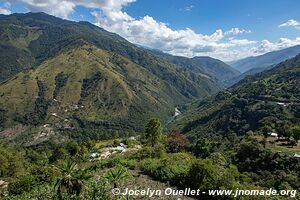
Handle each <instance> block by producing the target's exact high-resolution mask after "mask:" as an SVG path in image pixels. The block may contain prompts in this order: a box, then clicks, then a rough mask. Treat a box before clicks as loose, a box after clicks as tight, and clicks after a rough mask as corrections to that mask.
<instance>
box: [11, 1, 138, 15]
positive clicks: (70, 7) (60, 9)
mask: <svg viewBox="0 0 300 200" xmlns="http://www.w3.org/2000/svg"><path fill="white" fill-rule="evenodd" d="M134 1H136V0H88V1H86V0H7V2H8V3H11V4H12V3H24V4H25V5H26V6H27V8H28V9H29V10H31V11H34V12H35V11H36V12H41V11H42V12H46V13H49V14H51V15H55V16H59V17H63V18H67V17H68V16H69V15H70V14H71V13H72V12H74V8H75V7H76V6H84V7H87V8H95V9H102V10H106V13H108V11H120V10H121V9H122V7H123V6H126V5H127V4H129V3H132V2H134Z"/></svg>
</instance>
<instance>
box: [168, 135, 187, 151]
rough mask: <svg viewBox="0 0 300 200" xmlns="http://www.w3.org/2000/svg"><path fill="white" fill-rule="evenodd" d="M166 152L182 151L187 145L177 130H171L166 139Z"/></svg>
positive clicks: (184, 138)
mask: <svg viewBox="0 0 300 200" xmlns="http://www.w3.org/2000/svg"><path fill="white" fill-rule="evenodd" d="M166 145H167V150H168V151H169V152H172V153H175V152H179V151H181V150H182V149H184V148H185V147H186V146H187V145H188V140H187V139H186V137H185V136H184V135H182V134H181V133H180V131H179V130H172V131H171V133H170V134H169V135H168V136H167V139H166Z"/></svg>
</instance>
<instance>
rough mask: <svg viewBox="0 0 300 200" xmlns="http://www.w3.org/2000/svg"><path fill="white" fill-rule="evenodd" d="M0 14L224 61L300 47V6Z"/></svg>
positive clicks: (7, 5) (28, 5) (195, 1)
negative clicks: (67, 24) (36, 17)
mask: <svg viewBox="0 0 300 200" xmlns="http://www.w3.org/2000/svg"><path fill="white" fill-rule="evenodd" d="M0 2H1V3H0V13H2V14H9V13H15V12H29V11H33V12H37V11H43V12H46V13H49V14H52V15H55V16H58V17H62V18H67V19H70V20H75V21H81V20H84V21H89V22H91V23H94V24H95V25H98V26H101V27H103V28H105V29H107V30H109V31H112V32H116V33H118V34H120V35H121V36H123V37H125V38H126V39H128V40H129V41H131V42H133V43H136V44H139V45H143V46H147V47H150V48H155V49H159V50H162V51H164V52H167V53H171V54H174V55H182V56H188V57H193V56H202V55H205V56H212V57H215V58H219V59H222V60H224V61H229V60H235V59H240V58H243V57H247V56H253V55H259V54H263V53H266V52H269V51H274V50H279V49H282V48H286V47H289V46H294V45H298V44H300V11H299V8H300V1H299V0H159V1H158V0H64V1H61V0H0Z"/></svg>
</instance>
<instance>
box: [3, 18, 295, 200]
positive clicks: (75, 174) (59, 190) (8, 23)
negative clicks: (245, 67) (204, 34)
mask: <svg viewBox="0 0 300 200" xmlns="http://www.w3.org/2000/svg"><path fill="white" fill-rule="evenodd" d="M0 22H1V23H0V39H2V40H0V55H1V56H0V57H2V56H3V57H7V58H8V60H12V55H16V58H17V59H14V61H8V60H6V59H3V60H2V59H1V63H0V64H3V67H2V69H4V73H3V74H4V76H3V77H0V81H3V80H4V79H5V78H7V77H10V78H9V79H7V80H6V81H3V82H2V83H1V84H0V97H1V98H0V140H1V142H0V198H1V199H5V200H20V199H21V200H23V199H24V200H28V199H87V200H98V199H99V200H103V199H104V200H110V199H135V197H132V196H122V195H117V196H114V195H113V194H112V192H111V191H112V189H117V188H118V189H120V191H124V190H125V189H126V188H129V189H146V188H151V189H154V190H155V189H157V190H158V189H159V190H163V189H165V188H170V187H171V188H176V189H185V188H191V189H195V190H197V189H200V190H201V191H204V192H206V193H201V195H200V196H197V197H194V196H190V197H184V198H186V199H193V198H197V199H211V198H212V196H209V195H208V193H207V191H208V190H212V189H233V190H235V189H237V188H239V189H248V190H251V189H257V190H261V189H263V190H267V189H270V188H273V189H276V190H284V189H289V190H299V188H300V159H299V158H298V157H299V155H297V154H299V153H300V144H299V140H300V101H299V99H300V90H299V85H300V79H299V78H300V56H299V55H298V56H297V57H295V58H294V59H291V60H288V61H285V62H283V63H281V64H279V65H277V66H276V67H274V68H273V69H272V70H270V71H266V72H264V73H261V74H259V75H257V76H255V77H247V78H246V79H244V80H242V81H241V82H239V83H238V84H236V85H234V86H233V87H231V88H229V89H227V90H223V91H221V92H219V93H218V94H215V95H213V96H209V97H206V96H207V95H210V94H212V93H214V92H216V91H217V90H218V89H219V86H218V84H217V82H219V83H220V82H222V83H221V84H226V82H224V81H225V80H227V79H228V78H229V77H232V76H233V75H234V74H235V73H236V72H235V71H234V70H233V71H232V70H231V71H230V69H228V68H227V66H226V65H222V63H220V62H219V61H216V60H213V61H211V62H210V61H207V63H206V59H207V58H193V59H187V60H186V59H184V58H175V57H174V58H173V57H170V56H169V55H164V54H161V55H156V54H155V53H153V52H149V51H148V50H143V49H142V48H138V47H136V46H134V45H132V44H130V43H129V42H127V41H126V40H124V39H122V38H121V37H119V36H117V35H115V34H112V33H109V32H106V31H105V30H103V29H100V28H98V27H95V26H93V25H91V24H89V23H85V22H80V23H75V22H69V21H67V20H61V19H59V18H55V17H51V16H49V15H46V14H43V13H28V14H14V15H10V16H3V17H1V18H0ZM6 47H7V49H8V50H9V51H8V52H6V53H3V52H2V50H3V49H5V48H6ZM1 48H3V49H2V50H1ZM2 53H3V54H2ZM157 56H159V57H162V58H159V57H157ZM173 59H174V60H173ZM16 60H17V61H16ZM2 61H4V63H2ZM16 62H17V63H16ZM170 62H171V63H173V64H171V63H170ZM186 62H187V63H189V64H190V66H187V65H186V64H187V63H186ZM24 63H25V64H24ZM212 63H214V65H216V66H214V67H213V68H211V69H210V70H211V71H209V69H208V65H211V64H212ZM198 64H199V66H198ZM200 64H201V66H200ZM22 67H23V68H22ZM205 70H206V71H205ZM214 70H217V71H219V72H220V71H221V72H222V73H224V74H222V73H221V74H220V73H218V74H216V75H215V76H213V75H212V74H214V73H216V72H215V71H214ZM228 70H229V72H228ZM192 71H194V72H192ZM1 76H2V75H1ZM216 77H222V78H224V80H222V81H221V80H216ZM204 97H205V98H204ZM203 98H204V99H203ZM194 100H195V101H194ZM192 101H193V103H191V102H192ZM186 103H187V104H186ZM175 108H176V109H177V108H178V109H180V111H182V114H180V115H177V116H174V109H175ZM177 114H178V113H177ZM171 119H172V120H171ZM167 122H168V123H167ZM170 130H171V131H170ZM145 198H147V197H145ZM153 198H154V199H155V198H162V199H178V197H176V196H174V197H170V196H169V197H164V196H163V197H153ZM214 198H215V199H235V198H234V197H232V196H214ZM286 198H287V197H286V196H285V197H281V196H275V197H274V198H273V199H286ZM296 198H297V199H298V198H299V194H297V196H296ZM237 199H252V197H246V196H240V197H237ZM255 199H265V197H262V198H260V197H257V198H256V197H255Z"/></svg>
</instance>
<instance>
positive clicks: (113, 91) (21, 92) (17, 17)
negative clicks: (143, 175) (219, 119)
mask: <svg viewBox="0 0 300 200" xmlns="http://www.w3.org/2000/svg"><path fill="white" fill-rule="evenodd" d="M0 38H1V40H0V41H1V42H0V49H1V52H0V55H1V58H3V59H1V60H0V66H1V76H0V78H1V80H2V83H1V84H0V96H1V99H0V112H1V119H0V125H1V126H2V127H9V126H13V125H15V124H18V123H21V124H25V125H40V124H43V123H51V124H52V125H55V126H56V127H62V126H63V127H66V126H67V127H69V128H70V127H80V128H99V127H104V128H106V129H113V130H114V129H117V130H126V129H130V130H142V129H143V127H144V124H145V123H146V121H147V120H148V119H149V118H150V117H153V116H159V117H160V118H161V119H162V120H166V119H167V118H168V117H169V116H170V115H172V114H173V113H174V109H175V107H176V106H178V105H182V104H185V103H187V102H190V101H192V100H193V99H195V98H203V97H205V96H207V95H209V94H212V93H214V92H216V91H217V90H219V85H218V84H217V82H216V81H215V80H214V78H212V77H209V76H207V75H203V74H201V73H194V72H192V71H191V70H189V69H187V68H183V67H180V66H177V65H174V64H172V63H169V62H167V61H165V60H163V59H161V58H159V57H157V56H155V55H153V54H150V53H149V52H147V51H145V50H144V49H142V48H139V47H137V46H135V45H133V44H131V43H129V42H128V41H126V40H125V39H123V38H121V37H120V36H118V35H116V34H114V33H110V32H107V31H105V30H104V29H101V28H99V27H97V26H94V25H92V24H90V23H87V22H79V23H77V22H71V21H67V20H62V19H60V18H56V17H53V16H50V15H47V14H45V13H27V14H12V15H9V16H5V15H0Z"/></svg>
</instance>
